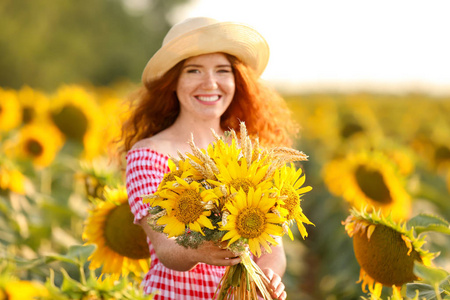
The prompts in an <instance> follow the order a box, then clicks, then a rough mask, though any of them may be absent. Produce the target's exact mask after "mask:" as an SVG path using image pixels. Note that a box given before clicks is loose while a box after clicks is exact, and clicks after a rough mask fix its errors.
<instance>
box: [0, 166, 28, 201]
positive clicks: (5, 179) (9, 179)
mask: <svg viewBox="0 0 450 300" xmlns="http://www.w3.org/2000/svg"><path fill="white" fill-rule="evenodd" d="M0 163H1V162H0ZM0 190H9V191H11V192H14V193H17V194H21V195H24V194H25V176H24V175H23V174H22V173H21V172H20V171H19V170H17V169H12V168H9V167H7V166H6V165H5V164H3V163H1V165H0Z"/></svg>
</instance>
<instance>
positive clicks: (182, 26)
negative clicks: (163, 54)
mask: <svg viewBox="0 0 450 300" xmlns="http://www.w3.org/2000/svg"><path fill="white" fill-rule="evenodd" d="M218 22H219V21H217V20H216V19H213V18H206V17H196V18H188V19H186V20H184V21H182V22H180V23H177V24H175V25H173V27H172V28H171V29H170V30H169V32H167V34H166V36H165V37H164V40H163V43H162V44H163V45H166V44H167V43H169V42H170V41H171V40H173V39H176V38H177V37H179V36H182V35H184V34H186V33H188V32H190V31H192V30H196V29H198V28H202V27H205V26H209V25H212V24H216V23H218Z"/></svg>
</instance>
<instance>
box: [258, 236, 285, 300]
mask: <svg viewBox="0 0 450 300" xmlns="http://www.w3.org/2000/svg"><path fill="white" fill-rule="evenodd" d="M276 241H277V242H278V245H277V246H273V247H272V253H264V254H263V255H261V256H260V257H259V258H257V259H256V260H255V261H256V263H257V264H258V266H259V267H260V268H261V270H262V271H263V272H264V274H265V275H266V276H267V278H268V279H269V281H270V284H269V290H271V292H272V296H273V297H275V298H274V299H280V300H284V299H286V292H285V290H284V289H285V286H284V284H283V282H282V281H281V279H282V277H283V275H284V272H285V271H286V254H285V253H284V248H283V241H282V239H281V238H277V239H276Z"/></svg>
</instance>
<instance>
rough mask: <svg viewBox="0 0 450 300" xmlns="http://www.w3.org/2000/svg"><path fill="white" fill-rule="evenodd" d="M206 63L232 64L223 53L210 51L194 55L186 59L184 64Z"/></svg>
mask: <svg viewBox="0 0 450 300" xmlns="http://www.w3.org/2000/svg"><path fill="white" fill-rule="evenodd" d="M204 63H213V64H220V65H224V64H227V65H230V62H229V61H228V58H227V56H226V55H225V54H223V53H208V54H201V55H197V56H192V57H189V58H188V59H186V61H185V62H184V65H188V64H204Z"/></svg>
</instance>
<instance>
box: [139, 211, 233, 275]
mask: <svg viewBox="0 0 450 300" xmlns="http://www.w3.org/2000/svg"><path fill="white" fill-rule="evenodd" d="M139 224H140V225H141V226H142V228H143V229H144V231H145V232H146V234H147V236H148V237H149V238H150V241H151V242H152V244H153V247H154V248H155V251H156V255H157V256H158V259H159V260H160V261H161V263H162V264H163V265H164V266H166V267H167V268H169V269H173V270H176V271H189V270H191V269H192V268H194V267H195V266H196V265H197V264H198V263H206V264H209V265H216V266H232V265H235V264H238V263H239V262H240V261H241V259H240V258H239V257H237V258H236V257H235V255H234V254H233V252H231V251H229V250H225V249H222V248H220V247H219V246H218V245H215V244H214V243H212V242H205V243H203V244H202V245H200V246H199V247H198V248H197V249H188V248H184V247H183V246H180V245H178V244H177V243H176V242H175V240H173V239H169V238H167V236H166V235H165V234H163V233H160V232H156V231H154V230H153V229H151V228H150V226H149V225H148V224H147V218H142V219H141V220H140V222H139Z"/></svg>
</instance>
